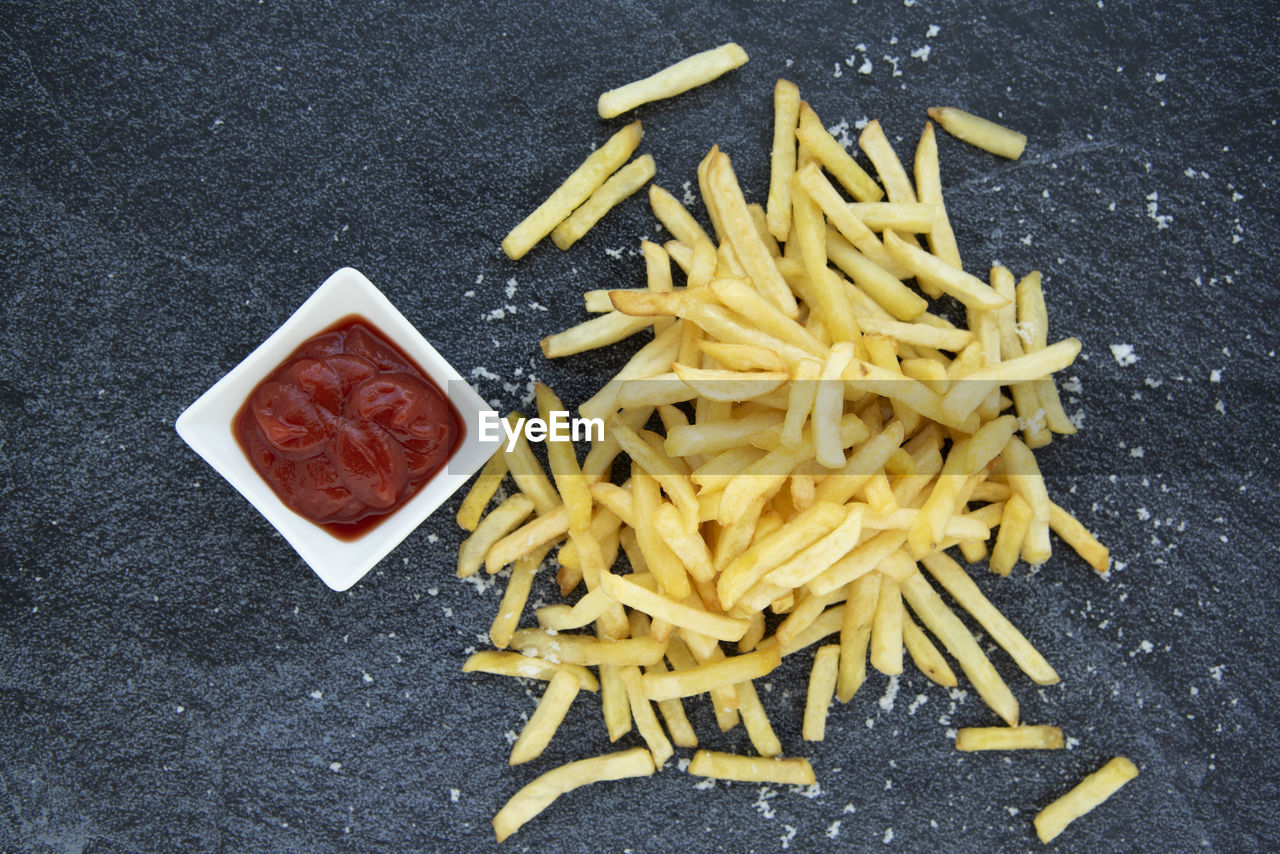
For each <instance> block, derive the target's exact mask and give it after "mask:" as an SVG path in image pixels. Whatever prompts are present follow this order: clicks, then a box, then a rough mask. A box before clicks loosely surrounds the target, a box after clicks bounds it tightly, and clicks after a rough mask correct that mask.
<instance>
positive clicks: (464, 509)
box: [458, 451, 507, 531]
mask: <svg viewBox="0 0 1280 854" xmlns="http://www.w3.org/2000/svg"><path fill="white" fill-rule="evenodd" d="M506 476H507V457H506V455H505V454H503V453H502V452H501V451H495V452H494V454H493V456H491V457H489V461H488V462H486V463H485V464H484V468H482V469H480V474H478V475H477V476H476V479H475V480H474V481H472V482H471V489H469V490H467V497H466V498H464V499H462V504H460V505H459V506H458V525H459V526H460V527H461V528H462V529H463V530H466V531H474V530H475V529H476V525H479V524H480V517H481V516H483V515H484V508H485V507H487V506H488V505H489V501H490V500H492V499H493V494H494V493H495V492H497V491H498V487H499V486H501V485H502V479H503V478H504V477H506Z"/></svg>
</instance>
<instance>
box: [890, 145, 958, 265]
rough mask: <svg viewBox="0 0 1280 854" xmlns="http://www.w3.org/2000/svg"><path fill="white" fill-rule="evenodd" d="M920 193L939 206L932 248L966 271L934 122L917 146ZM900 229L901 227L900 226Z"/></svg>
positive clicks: (916, 173)
mask: <svg viewBox="0 0 1280 854" xmlns="http://www.w3.org/2000/svg"><path fill="white" fill-rule="evenodd" d="M915 178H916V194H917V195H918V196H919V197H920V201H922V202H931V203H933V204H935V205H937V216H936V218H935V219H934V222H933V227H932V228H930V229H929V234H928V240H929V250H930V251H931V252H933V254H934V255H936V256H938V257H939V258H941V259H942V260H943V261H946V262H947V263H948V264H950V265H951V266H952V267H955V268H956V269H957V270H963V269H964V265H963V264H962V263H961V262H960V249H959V247H957V246H956V236H955V233H954V232H953V231H952V230H951V220H950V218H948V216H947V209H946V207H945V206H944V205H943V203H942V177H941V175H940V174H939V171H938V141H937V140H936V139H935V138H934V135H933V123H932V122H925V123H924V132H923V133H922V134H920V142H919V144H918V145H916V161H915ZM899 230H900V229H899Z"/></svg>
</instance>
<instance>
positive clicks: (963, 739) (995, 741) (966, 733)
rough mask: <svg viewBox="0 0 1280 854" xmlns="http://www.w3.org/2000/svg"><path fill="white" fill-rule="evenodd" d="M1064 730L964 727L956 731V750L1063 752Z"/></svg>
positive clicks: (1022, 727)
mask: <svg viewBox="0 0 1280 854" xmlns="http://www.w3.org/2000/svg"><path fill="white" fill-rule="evenodd" d="M1062 743H1063V742H1062V729H1061V728H1059V727H1056V726H985V727H963V728H961V729H959V730H957V731H956V750H1061V749H1062Z"/></svg>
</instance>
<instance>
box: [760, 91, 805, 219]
mask: <svg viewBox="0 0 1280 854" xmlns="http://www.w3.org/2000/svg"><path fill="white" fill-rule="evenodd" d="M799 118H800V89H799V88H797V87H796V84H794V83H792V82H791V81H789V80H779V81H778V82H777V84H776V85H775V86H774V87H773V152H772V153H771V154H770V157H769V200H768V203H767V205H766V207H767V210H768V215H767V218H768V223H769V232H770V233H771V234H772V235H773V236H774V237H776V238H777V239H778V240H786V239H787V235H788V233H789V232H790V229H791V176H792V175H793V174H795V171H796V124H797V122H798V121H799Z"/></svg>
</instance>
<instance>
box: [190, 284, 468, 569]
mask: <svg viewBox="0 0 1280 854" xmlns="http://www.w3.org/2000/svg"><path fill="white" fill-rule="evenodd" d="M350 314H359V315H363V316H364V317H366V318H368V319H369V320H370V321H372V322H373V324H374V325H375V326H376V327H378V328H379V329H380V330H382V332H384V333H385V334H386V335H387V336H388V337H389V338H390V339H391V340H392V341H394V342H395V343H396V344H397V345H398V346H399V347H400V348H401V349H402V350H404V352H405V353H407V354H408V355H409V356H410V357H412V358H413V360H414V361H415V362H417V363H418V365H419V366H421V367H422V369H423V370H424V371H425V372H426V374H427V375H428V376H429V377H430V378H431V379H432V380H434V381H435V382H436V384H437V385H438V386H440V389H441V390H442V391H444V392H445V393H446V394H447V395H448V397H449V400H450V401H451V402H452V403H453V405H454V406H455V407H456V408H457V410H458V415H459V416H460V417H461V418H462V422H463V424H464V425H465V435H464V436H463V438H462V442H461V445H460V446H459V447H458V449H457V450H456V451H455V452H454V454H453V456H452V457H451V458H450V459H449V462H448V463H447V464H446V465H445V467H444V468H442V469H441V470H440V471H439V472H437V473H436V475H435V476H434V477H433V478H432V479H431V480H430V481H428V482H427V484H426V485H425V486H423V487H422V489H420V490H419V491H418V493H417V494H416V495H415V496H414V497H413V498H412V499H410V500H409V501H408V502H406V503H405V504H404V505H402V506H401V507H400V508H398V509H397V510H396V511H395V512H393V513H392V514H391V515H390V516H389V517H388V518H387V519H385V520H383V521H382V522H381V523H380V524H378V525H376V526H375V527H374V528H372V529H371V530H369V531H368V532H367V533H365V534H364V535H363V536H361V537H359V538H358V539H355V540H351V541H344V540H340V539H338V538H337V537H335V536H333V535H332V534H330V533H329V532H328V531H326V530H325V529H324V528H322V527H320V526H319V525H317V524H315V523H314V522H311V521H308V520H307V519H305V518H304V517H302V516H299V515H298V514H297V513H295V512H294V511H292V510H290V509H289V508H288V507H286V506H285V505H284V502H282V501H281V500H280V499H279V498H278V497H277V496H276V494H275V492H274V491H273V490H272V489H271V487H270V486H268V485H267V482H266V481H264V480H263V479H262V477H261V476H260V475H259V474H258V472H257V471H256V470H254V468H253V466H252V465H251V464H250V463H249V460H248V458H247V457H246V456H245V454H244V452H243V451H242V450H241V449H240V446H239V444H238V443H237V442H236V438H235V435H234V433H233V431H232V423H231V422H232V421H233V420H234V418H235V416H236V413H237V412H238V411H239V409H240V407H241V405H242V404H243V403H244V402H245V400H246V399H247V398H248V397H249V394H250V392H252V391H253V389H254V388H255V387H256V386H257V385H258V383H259V382H261V381H262V380H263V379H264V378H265V377H266V376H267V375H268V374H269V373H271V372H272V371H273V370H275V368H276V367H277V366H279V365H280V363H281V362H283V361H284V360H285V359H286V358H287V357H288V356H289V354H291V353H292V352H293V351H294V350H296V349H298V347H300V346H301V345H302V344H303V342H305V341H306V340H307V339H309V338H311V337H312V336H314V335H317V334H319V333H320V332H323V331H324V330H325V329H327V328H329V327H330V326H332V325H333V324H334V323H336V322H337V321H339V320H341V319H342V318H344V317H346V316H347V315H350ZM490 411H492V410H491V409H490V407H489V405H488V404H487V403H485V402H484V399H483V398H481V397H480V395H478V394H476V392H475V390H474V389H472V388H471V386H470V385H468V384H467V382H466V381H465V380H464V379H463V378H462V377H461V375H459V374H458V372H457V371H456V370H454V368H453V366H452V365H450V364H449V363H448V362H446V361H445V360H444V358H443V357H442V356H441V355H440V354H439V353H437V352H436V349H435V348H434V347H432V346H431V345H430V344H428V343H427V340H426V339H425V338H423V337H422V335H420V334H419V333H418V330H416V329H415V328H414V327H413V324H411V323H409V321H407V320H405V317H404V315H402V314H401V313H400V312H399V311H397V310H396V308H395V306H393V305H392V304H391V302H390V300H388V299H387V298H386V297H385V296H383V295H382V292H381V291H379V290H378V289H377V288H375V287H374V286H373V284H372V283H371V282H370V281H369V280H368V279H366V278H365V277H364V276H362V275H361V274H360V273H359V272H358V271H357V270H353V269H352V268H350V267H344V268H343V269H341V270H339V271H338V272H336V273H334V274H333V275H332V276H330V277H329V278H328V280H327V281H325V283H324V284H323V285H321V286H320V287H319V288H318V289H316V292H315V293H313V294H312V295H311V296H310V297H309V298H308V299H307V301H306V302H304V303H303V304H302V306H301V307H300V308H299V309H298V310H297V311H295V312H294V313H293V316H292V317H290V318H289V319H288V320H286V321H285V322H284V325H282V326H281V327H280V328H279V329H277V330H276V331H275V332H274V333H272V335H271V337H270V338H268V339H267V340H266V341H264V342H262V345H261V346H260V347H258V349H256V350H254V351H253V352H252V353H250V354H249V355H248V356H247V357H246V358H245V360H244V361H243V362H241V363H240V364H239V365H236V366H235V368H233V369H232V370H231V372H230V373H228V374H227V375H226V376H225V377H223V378H222V379H220V380H218V382H217V383H215V384H214V386H213V388H211V389H209V390H208V391H206V392H205V393H204V394H202V395H201V396H200V399H199V400H197V401H196V402H195V403H193V404H191V406H189V407H187V410H186V411H185V412H183V413H182V415H181V416H179V417H178V421H177V424H176V425H175V426H176V428H177V430H178V435H179V436H181V437H182V438H183V440H184V441H185V442H186V443H187V444H188V445H190V446H191V447H192V449H193V450H194V451H195V452H196V453H198V454H199V455H200V456H202V457H204V458H205V460H206V461H207V462H208V463H209V465H211V466H213V467H214V469H216V470H217V472H218V474H220V475H222V476H223V477H224V478H226V479H227V481H228V482H229V483H230V484H231V485H232V486H234V487H235V488H236V489H238V490H240V494H241V495H243V496H244V497H245V498H247V499H249V503H250V504H252V505H253V506H254V507H256V508H258V511H259V512H260V513H262V515H263V516H265V517H267V521H269V522H270V523H271V524H272V525H275V526H276V530H278V531H279V532H280V533H281V534H282V535H283V536H284V538H285V539H286V540H288V541H289V544H290V545H291V546H293V547H294V549H296V550H297V552H298V554H299V555H301V556H302V559H303V560H305V561H306V562H307V563H308V564H309V565H310V566H311V568H312V569H314V570H315V571H316V574H317V575H319V576H320V578H321V579H322V580H323V581H324V583H325V584H327V585H329V586H330V587H331V588H333V589H334V590H346V589H347V588H348V587H350V586H351V585H353V584H355V583H356V582H357V581H359V580H360V579H361V578H363V577H364V575H365V573H367V572H368V571H369V570H370V569H372V568H373V567H374V565H375V564H377V563H378V561H380V560H382V559H383V558H384V557H386V556H387V554H388V553H389V552H390V551H391V550H392V549H394V548H395V547H396V546H397V545H399V544H400V541H401V540H403V539H404V538H405V537H407V536H409V533H410V532H411V531H413V530H414V529H415V528H417V527H418V526H419V525H421V524H422V522H423V520H425V519H426V518H427V517H428V516H430V515H431V514H432V513H433V512H434V511H435V509H436V508H437V507H439V506H440V505H441V504H443V503H444V502H445V501H446V500H447V499H448V498H449V496H450V495H452V494H453V493H454V492H456V491H457V490H458V487H460V486H462V485H463V484H464V483H466V482H467V480H468V479H469V478H470V477H471V475H473V474H474V473H475V472H476V470H477V469H479V468H480V466H482V465H484V462H485V460H487V459H488V458H489V455H490V454H491V453H492V451H493V447H492V446H491V445H484V444H482V443H481V442H480V440H479V435H480V428H479V423H480V415H481V413H483V412H490Z"/></svg>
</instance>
